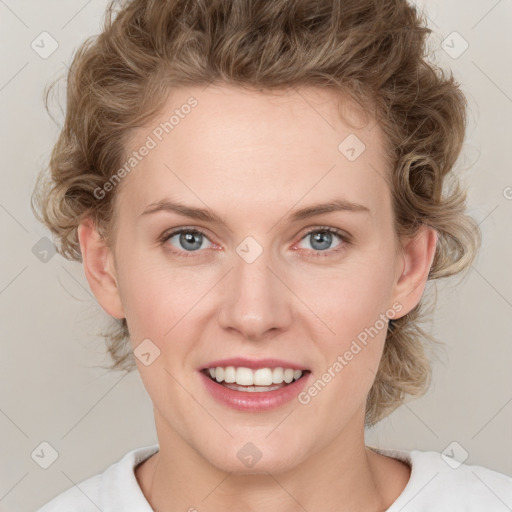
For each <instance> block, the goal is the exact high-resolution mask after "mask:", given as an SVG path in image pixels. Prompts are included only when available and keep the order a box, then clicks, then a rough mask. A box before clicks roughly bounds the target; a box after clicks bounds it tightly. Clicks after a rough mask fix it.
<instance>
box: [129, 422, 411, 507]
mask: <svg viewBox="0 0 512 512" xmlns="http://www.w3.org/2000/svg"><path fill="white" fill-rule="evenodd" d="M155 419H156V420H157V421H156V424H157V432H158V433H159V436H158V438H159V440H160V443H159V446H160V449H159V452H157V453H156V454H155V455H153V456H152V457H150V458H149V459H148V460H147V461H145V462H144V463H142V464H141V465H139V466H138V467H137V469H136V476H137V479H138V481H139V485H140V486H141V489H142V492H143V493H144V495H145V496H146V499H147V500H148V502H149V503H150V505H151V507H152V508H153V509H154V510H155V511H157V512H164V511H165V512H177V511H183V510H191V511H192V510H194V509H196V510H201V511H204V512H218V511H221V510H234V509H245V510H249V511H251V512H263V511H267V510H269V509H271V510H273V511H276V512H292V511H296V510H300V509H304V510H324V511H326V512H330V511H332V512H334V511H336V512H344V511H353V510H368V511H382V510H386V509H387V508H389V507H390V506H391V504H392V503H393V502H394V501H395V500H396V498H397V497H398V496H399V495H400V493H401V492H402V491H403V489H404V487H405V485H406V484H407V482H408V480H409V476H410V468H409V467H408V466H407V465H406V464H404V463H402V462H400V461H397V460H395V459H392V458H390V457H385V456H383V455H380V454H377V453H375V452H374V451H372V450H370V449H368V448H367V447H366V446H365V444H364V428H363V429H361V428H359V427H360V425H354V426H350V425H349V426H347V427H346V429H344V430H343V432H342V434H341V435H340V436H339V437H338V438H336V439H335V440H334V441H333V442H332V443H330V444H327V445H325V446H323V447H321V449H320V450H319V451H317V452H315V453H312V454H309V455H308V456H306V457H303V458H302V460H300V462H299V463H298V464H296V465H294V466H293V467H292V468H291V469H286V470H281V469H275V470H273V469H272V468H266V469H265V468H263V466H262V465H260V468H263V469H259V470H258V464H256V465H255V466H254V467H253V468H251V470H249V471H247V472H244V473H242V472H234V471H223V470H222V469H221V468H218V467H216V466H214V465H212V464H211V463H210V462H209V461H208V460H206V459H205V458H204V457H203V456H202V455H201V454H200V453H198V452H197V451H196V450H194V449H193V448H192V446H191V445H190V444H189V443H188V442H187V441H185V440H184V439H183V438H182V437H181V436H179V435H178V434H177V433H176V432H174V431H172V430H168V429H166V428H165V424H164V423H163V421H162V419H161V418H158V416H157V415H156V414H155ZM356 427H357V428H356ZM357 432H362V435H357V434H356V433H357ZM163 433H165V435H161V434H163ZM262 460H263V459H262Z"/></svg>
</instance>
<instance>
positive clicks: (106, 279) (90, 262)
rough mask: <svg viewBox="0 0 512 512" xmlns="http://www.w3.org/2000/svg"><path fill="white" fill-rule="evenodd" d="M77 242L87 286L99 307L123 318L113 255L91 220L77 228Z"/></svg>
mask: <svg viewBox="0 0 512 512" xmlns="http://www.w3.org/2000/svg"><path fill="white" fill-rule="evenodd" d="M78 240H79V242H80V250H81V253H82V260H83V266H84V272H85V276H86V278H87V281H88V282H89V286H90V288H91V290H92V292H93V293H94V296H95V297H96V299H97V300H98V302H99V304H100V306H101V307H102V308H103V309H104V310H105V311H106V312H107V313H108V314H109V315H111V316H113V317H114V318H118V319H121V318H124V317H125V314H124V311H123V307H122V304H121V298H120V295H119V288H118V283H117V277H116V272H115V265H114V259H113V254H112V252H111V250H110V248H109V247H108V246H107V245H106V243H105V242H104V240H103V239H102V237H101V236H100V235H99V233H98V231H97V230H96V227H95V226H94V224H93V222H92V220H91V219H86V220H84V221H82V222H81V223H80V225H79V227H78Z"/></svg>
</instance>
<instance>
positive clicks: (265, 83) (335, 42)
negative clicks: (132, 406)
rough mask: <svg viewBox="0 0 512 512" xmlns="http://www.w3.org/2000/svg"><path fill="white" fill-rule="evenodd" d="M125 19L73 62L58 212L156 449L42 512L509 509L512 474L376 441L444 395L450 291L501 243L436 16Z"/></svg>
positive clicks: (59, 147) (275, 8) (54, 215)
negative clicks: (427, 314)
mask: <svg viewBox="0 0 512 512" xmlns="http://www.w3.org/2000/svg"><path fill="white" fill-rule="evenodd" d="M114 10H115V4H113V3H111V4H110V5H109V7H108V11H107V18H106V19H107V22H106V25H105V28H104V31H103V33H102V34H101V35H100V36H99V37H98V38H97V39H94V40H91V41H89V42H87V43H85V44H84V45H83V46H82V47H81V48H80V50H79V51H78V52H77V54H76V56H75V58H74V61H73V64H72V66H71V69H70V73H69V75H68V102H67V113H66V123H65V126H64V128H63V130H62V133H61V134H60V137H59V140H58V142H57V144H56V146H55V148H54V151H53V153H52V159H51V162H50V167H51V172H52V176H51V180H49V181H48V182H46V183H43V182H42V181H41V182H40V183H39V184H38V185H37V188H36V194H35V203H36V205H38V206H39V209H40V211H41V213H40V214H39V213H37V212H36V214H37V215H38V216H39V218H40V219H41V220H42V221H43V222H44V223H45V224H46V225H47V226H48V227H49V228H50V229H51V230H52V231H53V232H54V234H55V235H56V237H58V238H59V241H60V252H61V254H62V255H64V256H65V257H67V258H69V259H74V260H79V261H82V262H83V265H84V270H85V273H86V276H87V279H88V282H89V284H90V287H91V290H92V292H93V293H94V295H95V296H96V298H97V300H98V302H99V303H100V305H101V306H102V307H103V309H104V310H105V311H106V312H107V313H108V314H109V315H111V316H112V317H113V318H115V319H116V320H117V323H116V329H114V330H113V331H112V333H110V334H109V336H108V338H107V341H108V347H109V351H110V354H111V355H112V358H113V365H112V368H114V369H126V370H131V369H133V368H135V366H136V367H137V368H138V370H139V372H140V375H141V378H142V380H143V383H144V386H145V388H146V390H147V391H148V393H149V396H150V397H151V400H152V401H153V405H154V414H155V424H156V429H157V435H158V445H155V446H150V447H143V448H138V449H135V450H133V451H131V452H129V453H128V454H126V456H125V457H124V458H123V459H122V460H120V461H119V462H117V463H116V464H113V465H112V466H110V467H109V468H108V469H107V470H106V471H105V472H104V473H102V474H98V475H95V476H93V477H91V478H90V479H88V480H87V481H85V482H83V483H82V484H80V489H77V488H75V487H73V488H70V489H69V490H67V491H66V492H64V493H62V494H61V495H59V496H57V497H56V498H54V500H52V501H51V502H49V503H48V504H47V505H45V506H44V507H43V508H42V509H40V510H41V511H44V512H48V511H57V510H97V509H100V510H104V511H107V510H119V511H121V510H123V511H124V510H137V511H149V510H158V511H163V510H165V511H173V512H174V511H178V510H190V511H192V510H204V511H220V510H234V509H248V510H253V511H262V510H273V511H277V512H279V511H291V510H309V511H313V510H319V509H322V510H329V511H331V510H332V511H335V510H336V511H337V512H339V511H349V510H350V511H354V510H365V511H380V510H389V511H398V510H415V511H418V510H436V511H439V510H450V511H454V510H465V511H466V510H501V508H499V507H503V503H507V500H508V502H510V496H511V492H512V479H511V478H509V477H507V476H505V475H502V474H499V473H497V472H494V471H491V470H490V469H487V468H483V467H480V466H468V465H462V466H459V467H457V469H456V470H455V469H454V465H450V464H449V463H448V462H450V461H448V462H447V461H446V460H444V459H443V457H441V455H440V454H439V453H436V452H421V451H418V450H412V451H407V450H383V449H376V448H372V447H368V446H366V445H365V442H364V429H365V426H372V425H374V424H375V423H377V422H378V421H379V420H380V419H382V418H384V417H385V416H387V415H388V414H389V413H390V412H392V411H393V410H394V409H395V408H396V407H398V406H399V405H400V404H401V403H402V402H403V399H404V397H405V396H406V395H412V396H413V395H420V394H421V393H423V392H425V390H426V389H427V387H428V382H429V377H430V367H429V361H428V357H427V355H426V352H425V348H424V345H423V343H424V341H426V340H428V339H430V337H429V335H428V334H427V333H425V332H424V331H423V330H422V329H421V327H420V326H419V320H420V318H421V314H422V313H423V310H422V302H421V301H422V296H423V292H424V290H425V286H426V283H427V281H428V280H429V279H432V280H433V279H437V278H441V277H447V276H450V275H454V274H457V273H459V272H462V271H464V270H465V269H467V268H468V267H469V266H470V264H471V262H472V261H473V259H474V257H475V253H476V250H477V247H478V245H479V241H480V235H479V231H478V227H477V225H476V223H475V222H474V221H473V220H472V219H471V218H470V217H468V216H467V215H466V214H465V195H464V191H462V190H460V189H459V188H458V187H456V186H455V187H452V188H451V189H450V191H449V192H446V186H443V185H445V184H446V179H447V176H451V170H452V168H453V165H454V163H455V161H456V159H457V157H458V155H459V152H460V149H461V145H462V143H463V139H464V133H465V115H466V114H465V98H464V96H463V94H462V92H461V91H460V90H459V88H458V85H457V84H456V83H455V81H454V80H453V78H452V77H449V78H447V77H445V76H444V75H443V73H442V72H441V71H440V70H438V69H436V68H434V67H433V66H432V65H431V64H429V63H428V62H427V61H426V60H424V50H425V38H426V36H427V34H428V33H429V30H428V29H427V28H426V27H425V26H424V23H423V20H422V19H421V17H420V16H419V14H418V13H417V12H416V10H415V9H414V8H413V7H411V6H410V5H408V4H407V3H406V2H405V0H378V1H373V0H364V1H361V0H358V1H355V0H350V1H345V0H337V1H329V0H322V1H320V0H319V1H316V2H311V1H307V0H293V1H290V0H273V1H272V2H265V1H261V0H244V1H241V0H237V1H227V0H217V1H196V2H187V1H180V0H173V1H165V2H162V1H151V0H133V1H127V2H123V4H122V5H121V6H120V9H119V11H118V12H117V13H114ZM453 181H454V183H455V184H456V179H455V178H453ZM482 481H484V482H485V483H486V484H487V486H488V487H490V488H491V489H492V492H491V491H490V490H489V488H488V487H487V486H486V485H482ZM496 496H498V497H500V499H501V502H500V500H498V499H497V498H496ZM510 505H512V503H511V504H510Z"/></svg>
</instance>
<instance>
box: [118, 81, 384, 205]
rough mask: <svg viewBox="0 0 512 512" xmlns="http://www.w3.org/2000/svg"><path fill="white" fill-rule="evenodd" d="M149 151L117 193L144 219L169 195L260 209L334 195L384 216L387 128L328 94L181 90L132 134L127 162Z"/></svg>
mask: <svg viewBox="0 0 512 512" xmlns="http://www.w3.org/2000/svg"><path fill="white" fill-rule="evenodd" d="M340 114H341V115H340ZM143 146H147V147H150V149H149V150H148V151H145V153H146V155H145V156H143V157H142V158H140V161H139V162H138V163H137V165H136V167H134V168H133V170H132V171H131V172H130V173H129V175H128V176H127V177H126V178H124V180H123V182H122V187H121V190H119V191H118V192H119V193H120V194H119V196H120V197H119V202H120V207H121V208H122V204H123V203H129V204H130V210H131V211H133V212H135V213H137V214H138V215H140V213H141V212H142V211H143V210H144V208H145V207H146V206H147V205H148V204H150V203H152V202H155V201H158V200H161V199H163V198H165V197H169V196H172V197H180V198H183V199H190V201H189V203H191V202H192V203H193V204H195V205H198V206H204V205H205V204H206V205H207V206H208V207H210V208H212V209H217V206H219V208H221V206H220V205H226V204H231V205H234V206H235V205H236V206H239V207H241V208H244V207H245V208H247V209H248V208H249V206H250V205H252V206H253V207H254V208H255V209H258V208H259V209H260V210H261V209H262V208H269V207H271V205H273V204H274V203H275V204H280V205H283V206H286V205H288V206H290V207H291V206H292V205H293V204H296V203H297V202H299V201H303V202H304V205H305V204H309V203H312V202H318V201H319V200H324V199H326V194H328V195H329V197H328V198H327V199H331V198H334V197H338V196H339V197H343V198H345V199H348V200H351V201H354V202H360V203H363V204H364V203H365V202H366V204H369V203H373V204H375V205H376V206H377V207H380V206H383V205H382V204H381V203H382V202H383V201H386V200H387V199H386V198H385V195H387V190H386V188H387V185H386V183H385V180H384V176H385V175H386V173H387V172H388V170H387V164H386V161H385V156H384V155H385V152H384V138H383V134H382V132H381V130H380V127H379V126H378V125H377V123H375V121H374V120H373V119H372V118H371V117H369V116H368V115H366V114H365V113H364V112H363V111H362V109H361V108H360V107H359V106H358V105H357V104H355V103H354V102H353V101H350V100H349V99H348V98H343V97H340V96H339V95H335V94H334V93H333V92H331V91H327V90H320V89H316V88H302V89H288V90H282V91H276V92H268V91H265V92H259V91H250V90H244V89H241V88H237V87H234V86H213V85H210V86H208V87H206V88H205V87H204V86H203V87H182V88H178V89H175V90H174V91H173V92H172V94H171V95H169V97H168V99H167V102H166V103H165V105H164V107H163V108H162V109H161V111H160V112H159V113H158V115H157V116H155V118H154V119H153V120H152V121H151V122H149V123H148V124H147V125H146V126H144V127H141V128H138V129H137V130H136V131H134V132H133V133H132V134H131V137H130V141H129V143H128V144H127V148H126V149H127V153H128V155H130V154H131V152H133V151H138V150H140V148H142V147H143ZM337 192H339V194H337ZM201 202H202V203H203V204H201ZM299 206H301V205H299ZM247 213H248V214H250V213H253V212H252V211H251V212H249V210H248V211H247Z"/></svg>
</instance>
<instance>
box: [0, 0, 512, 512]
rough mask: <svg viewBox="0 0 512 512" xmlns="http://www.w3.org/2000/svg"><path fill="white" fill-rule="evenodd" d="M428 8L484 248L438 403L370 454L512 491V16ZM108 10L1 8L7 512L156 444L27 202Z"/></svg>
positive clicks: (138, 402) (490, 0) (10, 3)
mask: <svg viewBox="0 0 512 512" xmlns="http://www.w3.org/2000/svg"><path fill="white" fill-rule="evenodd" d="M418 5H421V6H422V7H423V8H424V9H426V11H427V13H428V15H429V19H430V21H429V24H430V26H431V28H433V29H434V30H435V32H436V34H437V35H436V36H433V37H431V39H430V41H431V43H430V44H431V46H432V47H433V48H434V50H435V52H436V54H435V55H436V60H437V61H438V62H439V63H440V64H441V65H443V66H449V67H450V68H451V69H452V70H453V72H454V74H455V75H456V77H457V78H458V80H459V81H460V82H462V84H463V88H464V91H465V93H466V95H467V97H468V100H469V104H470V125H469V128H468V135H467V143H466V146H465V149H464V152H463V155H462V157H461V159H460V160H459V164H458V168H459V171H460V173H461V176H462V177H463V182H464V183H466V184H467V185H469V205H470V213H471V214H472V215H473V216H474V217H475V218H476V219H477V221H478V222H479V223H480V227H481V229H482V232H483V247H482V250H481V252H480V255H479V258H478V260H477V262H476V263H475V264H474V266H473V268H472V269H471V271H470V273H469V274H468V276H467V278H466V279H465V280H464V281H463V282H462V283H461V284H457V283H452V284H450V283H449V282H447V283H440V284H439V285H438V290H439V294H438V306H437V309H436V312H435V315H434V316H433V322H432V325H430V328H431V329H432V330H433V332H434V334H435V335H437V336H438V338H440V339H442V340H443V341H444V342H445V343H446V349H445V351H444V352H440V353H439V354H440V357H441V361H438V362H435V364H434V382H433V385H432V387H431V389H430V391H429V392H428V394H427V395H425V396H424V397H422V398H421V399H417V400H414V401H411V402H408V403H407V404H405V405H404V406H402V407H401V408H400V409H398V410H397V411H396V412H395V413H393V414H392V415H391V416H390V417H389V418H387V419H386V420H384V421H383V422H381V423H380V424H379V425H378V426H377V427H376V428H374V429H372V430H371V431H369V432H368V433H367V443H368V444H370V445H373V446H380V447H396V448H407V449H410V448H416V449H422V450H437V451H443V450H445V449H446V448H447V447H448V450H451V448H453V447H455V450H454V453H455V454H456V455H457V456H463V455H464V452H463V451H462V450H465V451H467V453H468V458H467V460H466V463H470V464H479V465H483V466H487V467H489V468H491V469H495V470H497V471H501V472H503V473H506V474H509V475H512V457H511V453H512V441H511V432H512V429H511V426H512V380H511V372H510V362H511V356H512V343H511V342H512V315H511V313H512V272H511V270H510V263H511V261H512V227H511V222H510V220H511V218H512V188H511V187H512V172H511V165H510V160H511V156H510V150H511V142H512V138H511V129H510V122H511V121H510V120H511V114H512V67H511V50H512V31H510V27H511V26H512V0H500V1H498V0H451V1H449V2H447V1H444V2H441V1H440V0H439V1H425V2H421V3H418ZM105 6H106V0H92V1H91V0H90V1H78V0H73V1H67V2H57V1H56V0H45V1H43V0H39V1H36V0H30V1H28V0H25V1H24V0H20V1H14V0H0V43H1V53H0V59H1V75H0V109H1V110H0V112H1V115H0V130H1V131H0V140H1V143H2V147H1V150H2V151H1V155H2V161H1V171H0V172H1V178H0V179H1V187H0V223H1V240H2V250H1V267H0V268H1V271H0V314H1V334H2V354H3V357H2V358H0V379H1V387H0V390H1V391H0V431H1V433H2V436H1V441H0V450H1V451H0V460H1V461H2V462H1V467H0V510H10V511H12V512H21V511H30V510H34V509H35V508H37V507H38V506H40V505H41V504H43V503H45V502H46V501H48V500H49V499H50V498H52V497H53V496H55V495H56V494H58V493H60V492H61V491H63V490H65V489H66V488H68V487H70V486H71V485H73V483H77V482H80V481H82V480H84V479H85V478H88V477H89V476H91V475H93V474H94V473H97V472H99V471H103V470H104V469H105V468H106V467H107V466H108V465H109V464H111V463H113V462H115V461H117V460H118V459H119V458H120V457H121V456H122V455H123V454H124V453H126V452H127V451H129V450H131V449H133V448H135V447H137V446H142V445H146V444H152V443H154V442H156V435H155V430H154V425H153V411H152V405H151V402H150V399H149V397H148V395H147V394H146V392H145V390H144V388H143V387H142V384H141V381H140V378H139V376H138V373H137V372H134V373H132V374H129V375H127V376H124V377H123V374H121V373H111V374H109V373H108V372H106V371H103V370H101V369H98V368H95V367H94V366H95V365H97V364H101V363H103V362H105V361H107V359H106V357H107V356H106V355H104V353H103V341H102V339H101V338H99V337H97V336H96V335H95V333H96V332H97V330H98V329H99V328H101V327H104V326H106V325H108V317H107V315H106V313H104V312H103V310H102V309H101V308H100V307H99V306H98V305H97V303H96V301H95V300H94V298H93V297H92V295H91V293H90V291H89V288H88V284H87V281H86V279H85V276H84V273H83V270H82V266H81V264H79V263H73V262H69V261H67V260H65V259H63V258H61V257H60V256H58V255H55V256H53V257H52V258H51V259H49V260H48V261H47V262H46V263H43V262H42V261H40V259H38V258H37V257H36V255H35V254H34V253H33V252H32V249H33V247H34V246H35V245H36V244H37V243H41V242H40V239H41V238H43V237H45V236H48V237H50V235H49V233H48V232H47V230H46V229H45V228H43V227H42V226H41V225H39V223H38V222H37V221H36V219H35V218H34V217H33V215H32V212H31V210H30V206H29V197H30V194H31V192H32V188H33V185H34V181H35V176H36V173H37V172H38V170H39V169H40V168H41V167H43V166H45V165H46V163H47V161H48V158H49V154H50V150H51V147H52V144H53V143H54V141H55V139H56V136H57V133H58V127H57V125H56V124H55V123H54V122H53V121H52V120H51V119H50V118H49V117H48V116H47V114H46V112H45V110H44V107H43V101H42V91H43V89H44V86H45V84H46V83H47V82H48V81H50V80H52V79H54V78H55V77H56V76H57V75H61V74H62V72H63V71H64V70H65V69H66V65H69V63H70V61H71V56H72V54H73V52H74V51H75V50H76V48H77V47H78V45H79V44H80V42H81V41H82V40H83V39H85V37H86V36H88V35H90V34H93V33H96V32H97V31H99V30H100V23H101V19H102V15H103V12H104V8H105ZM43 31H47V32H49V33H50V34H51V35H52V37H53V38H54V39H55V40H56V41H57V42H58V45H59V46H58V49H57V50H56V51H55V52H54V53H53V54H52V55H51V56H50V57H48V58H46V59H43V58H41V57H40V56H39V55H38V54H37V53H36V52H35V51H34V50H33V49H32V48H31V42H32V41H33V40H35V39H36V38H37V37H38V36H39V34H41V32H43ZM454 31H457V32H458V33H459V34H460V35H461V36H462V37H463V38H464V40H466V41H467V43H468V44H469V47H468V48H467V50H466V51H464V52H463V53H462V54H461V55H460V56H457V58H453V55H452V57H450V56H449V55H448V54H447V53H446V52H445V51H444V50H443V46H442V42H443V40H444V39H446V42H447V44H448V45H449V46H451V47H453V48H452V49H451V51H452V54H453V52H455V53H460V51H461V50H462V49H463V47H462V46H461V45H462V44H463V41H462V40H460V39H457V36H453V34H452V33H453V32H454ZM454 37H455V39H454ZM62 91H63V90H62ZM61 99H62V101H63V99H64V96H63V95H61ZM55 110H56V111H57V112H58V109H57V108H55ZM57 121H58V122H61V121H62V115H61V116H60V117H58V118H57ZM50 238H51V237H50ZM36 247H38V246H36ZM43 441H46V442H48V443H50V444H51V445H52V446H53V447H54V448H55V450H57V452H58V454H59V456H58V458H57V460H56V461H55V462H54V463H53V464H52V465H51V466H50V467H49V468H48V469H42V468H41V467H39V465H37V464H36V462H34V460H33V459H32V458H31V453H32V452H33V451H34V450H35V449H36V448H37V447H38V446H39V445H40V443H41V442H43ZM453 442H457V443H458V445H451V443H453ZM450 445H451V446H450ZM459 445H460V446H459ZM454 471H456V469H454Z"/></svg>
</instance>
